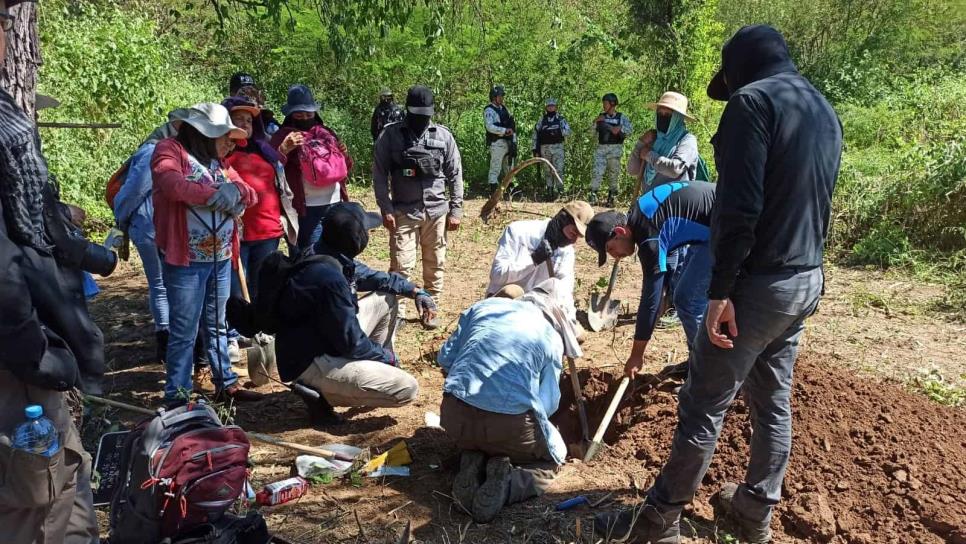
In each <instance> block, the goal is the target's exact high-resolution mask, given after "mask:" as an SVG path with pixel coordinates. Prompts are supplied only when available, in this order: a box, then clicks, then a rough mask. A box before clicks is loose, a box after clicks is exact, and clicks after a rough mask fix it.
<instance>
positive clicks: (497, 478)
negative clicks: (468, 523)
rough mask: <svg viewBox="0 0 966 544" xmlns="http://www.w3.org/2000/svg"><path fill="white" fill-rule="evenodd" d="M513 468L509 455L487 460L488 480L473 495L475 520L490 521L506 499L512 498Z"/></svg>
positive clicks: (504, 504) (478, 521) (479, 521)
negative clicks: (511, 478)
mask: <svg viewBox="0 0 966 544" xmlns="http://www.w3.org/2000/svg"><path fill="white" fill-rule="evenodd" d="M512 470H513V466H512V465H511V464H510V458H509V457H491V458H490V460H489V461H487V462H486V481H485V482H483V485H481V486H480V488H479V489H477V490H476V496H474V497H473V508H472V514H473V521H475V522H477V523H489V522H491V521H493V518H495V517H496V515H497V514H499V513H500V510H502V509H503V507H504V506H506V501H507V499H509V498H510V472H511V471H512Z"/></svg>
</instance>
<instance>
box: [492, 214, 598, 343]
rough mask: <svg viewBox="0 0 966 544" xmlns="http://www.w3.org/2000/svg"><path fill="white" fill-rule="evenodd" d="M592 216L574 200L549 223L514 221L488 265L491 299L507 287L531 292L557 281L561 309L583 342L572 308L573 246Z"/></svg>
mask: <svg viewBox="0 0 966 544" xmlns="http://www.w3.org/2000/svg"><path fill="white" fill-rule="evenodd" d="M593 216H594V209H593V208H591V207H590V204H588V203H586V202H583V201H580V200H575V201H573V202H571V203H569V204H567V205H566V206H564V207H563V208H561V209H560V211H559V212H557V214H556V215H554V216H553V217H552V218H550V219H533V220H523V221H514V222H512V223H510V224H509V225H507V227H506V229H504V231H503V235H502V236H501V237H500V241H499V243H498V245H497V248H496V254H495V255H494V256H493V263H492V264H491V265H490V284H489V286H487V288H486V296H488V297H490V296H493V295H494V294H496V293H497V292H498V291H500V290H501V289H504V288H506V287H507V286H508V285H516V286H518V287H520V289H521V290H522V291H530V290H532V289H533V288H534V287H536V286H537V285H538V284H540V283H541V282H543V281H544V280H546V279H547V278H550V277H551V276H552V277H555V278H557V279H558V280H560V297H561V298H560V301H561V306H562V307H563V308H564V311H565V312H566V313H567V317H568V319H570V322H571V323H572V324H573V325H574V328H575V330H576V331H577V338H578V339H581V340H582V339H583V336H584V334H585V333H584V329H583V327H581V326H580V324H579V323H578V322H577V309H576V307H575V306H574V286H575V274H574V262H575V258H574V254H575V251H574V249H575V244H576V243H577V241H578V240H580V239H581V238H583V237H584V232H585V231H586V230H587V223H589V222H590V220H591V218H592V217H593Z"/></svg>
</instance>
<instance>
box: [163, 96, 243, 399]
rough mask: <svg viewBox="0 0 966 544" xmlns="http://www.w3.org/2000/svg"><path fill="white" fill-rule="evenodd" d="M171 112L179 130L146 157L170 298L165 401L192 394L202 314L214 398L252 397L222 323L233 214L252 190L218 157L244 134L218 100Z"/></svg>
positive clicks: (233, 246)
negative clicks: (242, 381) (233, 364)
mask: <svg viewBox="0 0 966 544" xmlns="http://www.w3.org/2000/svg"><path fill="white" fill-rule="evenodd" d="M171 118H172V120H174V121H180V123H181V126H180V127H179V128H178V135H177V136H176V137H174V138H168V139H165V140H162V141H160V142H159V143H158V145H157V147H156V148H155V150H154V155H153V157H152V158H151V175H152V178H153V186H154V190H153V195H152V196H153V199H154V226H155V231H156V232H155V239H156V241H157V244H158V250H159V251H160V252H161V254H162V256H163V263H162V267H163V275H164V285H165V289H166V290H167V293H168V304H169V305H170V323H169V327H170V336H169V338H168V359H167V361H166V362H165V366H166V367H167V374H168V376H167V382H166V383H165V387H164V402H165V404H166V405H169V406H174V405H177V404H181V403H184V402H187V401H188V400H189V398H190V395H191V386H192V382H191V370H192V362H193V361H192V351H193V347H194V340H195V336H196V334H197V332H198V326H199V320H202V319H203V321H202V323H203V325H204V326H203V328H202V332H203V334H202V337H203V338H204V340H205V345H206V347H207V351H208V357H209V360H210V362H211V368H212V375H213V380H212V381H214V383H215V387H216V389H217V395H218V397H221V398H226V397H227V398H232V399H234V400H236V401H244V400H254V399H255V398H258V395H257V394H255V393H253V392H250V391H246V390H244V389H240V388H239V387H238V385H237V383H236V382H237V381H238V376H236V375H235V373H234V372H233V371H232V369H231V363H230V362H229V358H228V335H227V330H226V324H225V304H226V302H227V300H228V295H229V290H230V271H231V263H232V260H233V259H232V257H233V255H236V254H237V253H238V249H239V239H238V228H237V217H238V216H240V215H241V213H242V211H244V210H245V208H247V207H249V206H253V205H254V204H255V203H256V202H257V196H256V194H255V191H254V190H253V189H252V188H251V187H249V186H248V184H246V183H245V182H244V181H242V180H241V179H240V178H239V177H238V174H237V173H235V171H234V170H232V169H231V168H230V167H227V166H225V165H224V163H223V162H222V161H223V160H224V158H225V156H226V155H228V153H229V152H230V151H231V149H232V148H233V147H234V144H233V142H232V140H234V139H244V138H245V136H246V134H245V131H244V130H242V129H240V128H238V127H236V126H235V125H234V124H232V122H231V118H230V117H229V114H228V110H227V109H225V107H224V106H222V105H220V104H213V103H203V104H197V105H195V106H192V107H190V108H185V109H180V110H175V111H173V112H172V113H171Z"/></svg>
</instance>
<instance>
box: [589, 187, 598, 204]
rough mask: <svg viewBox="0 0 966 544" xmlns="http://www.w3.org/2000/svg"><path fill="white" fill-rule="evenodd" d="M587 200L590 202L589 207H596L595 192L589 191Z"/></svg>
mask: <svg viewBox="0 0 966 544" xmlns="http://www.w3.org/2000/svg"><path fill="white" fill-rule="evenodd" d="M588 200H590V205H591V206H596V205H597V191H595V190H593V189H591V190H590V195H589V196H588Z"/></svg>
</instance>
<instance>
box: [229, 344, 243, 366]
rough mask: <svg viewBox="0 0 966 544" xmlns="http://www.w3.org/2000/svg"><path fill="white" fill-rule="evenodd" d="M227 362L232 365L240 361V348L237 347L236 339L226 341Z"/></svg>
mask: <svg viewBox="0 0 966 544" xmlns="http://www.w3.org/2000/svg"><path fill="white" fill-rule="evenodd" d="M228 360H229V361H231V362H232V364H237V363H238V362H239V361H241V348H239V347H238V339H237V338H232V339H230V340H228Z"/></svg>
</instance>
